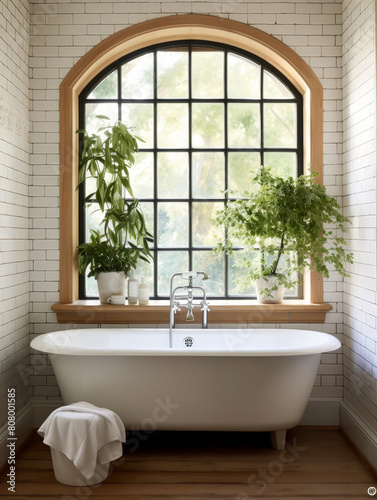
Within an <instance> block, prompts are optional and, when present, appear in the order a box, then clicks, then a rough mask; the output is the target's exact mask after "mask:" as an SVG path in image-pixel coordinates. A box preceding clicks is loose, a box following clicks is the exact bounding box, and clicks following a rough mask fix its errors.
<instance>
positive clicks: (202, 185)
mask: <svg viewBox="0 0 377 500" xmlns="http://www.w3.org/2000/svg"><path fill="white" fill-rule="evenodd" d="M224 168H225V167H224V154H223V153H193V154H192V195H193V197H194V198H223V197H224V195H223V194H222V193H221V191H224V189H225V186H224Z"/></svg>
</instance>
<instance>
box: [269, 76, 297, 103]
mask: <svg viewBox="0 0 377 500" xmlns="http://www.w3.org/2000/svg"><path fill="white" fill-rule="evenodd" d="M263 96H264V98H265V99H293V98H294V95H293V94H292V92H291V91H290V90H289V89H288V88H287V87H286V86H285V85H284V84H283V83H282V82H281V81H280V80H279V79H278V78H276V76H274V75H273V74H272V73H270V72H269V71H266V70H264V72H263Z"/></svg>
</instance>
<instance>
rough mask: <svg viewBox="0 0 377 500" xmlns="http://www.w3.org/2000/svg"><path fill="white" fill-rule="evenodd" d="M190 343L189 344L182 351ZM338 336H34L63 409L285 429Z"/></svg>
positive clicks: (151, 420)
mask: <svg viewBox="0 0 377 500" xmlns="http://www.w3.org/2000/svg"><path fill="white" fill-rule="evenodd" d="M185 339H188V340H186V344H190V343H191V340H190V339H192V341H193V345H192V346H191V347H186V345H185ZM340 346H341V344H340V342H339V340H338V339H336V338H335V337H333V336H331V335H327V334H325V333H321V332H312V331H303V330H284V329H282V330H272V329H266V330H253V329H247V330H245V329H234V330H212V329H210V330H197V329H192V330H191V329H177V330H173V347H172V348H169V330H167V329H163V330H157V329H85V330H65V331H58V332H53V333H48V334H45V335H40V336H38V337H36V338H35V339H33V340H32V342H31V347H32V348H33V349H36V350H37V351H41V352H44V353H48V354H49V356H50V359H51V363H52V366H53V369H54V372H55V374H56V377H57V380H58V384H59V387H60V390H61V394H62V397H63V400H64V403H65V404H70V403H75V402H78V401H88V402H90V403H92V404H95V405H98V406H100V407H105V408H109V409H111V410H113V411H114V412H116V413H117V414H118V415H119V416H120V417H121V418H122V420H123V422H124V424H125V426H126V428H127V429H133V430H135V429H143V430H154V429H161V430H215V431H273V432H272V441H273V445H274V446H275V447H277V448H278V449H282V448H283V447H284V442H285V431H286V430H287V429H289V428H292V427H294V426H296V425H297V424H298V423H299V422H300V420H301V418H302V415H303V413H304V411H305V407H306V405H307V402H308V399H309V396H310V393H311V390H312V387H313V384H314V380H315V377H316V374H317V370H318V365H319V363H320V357H321V353H323V352H329V351H334V350H336V349H339V347H340Z"/></svg>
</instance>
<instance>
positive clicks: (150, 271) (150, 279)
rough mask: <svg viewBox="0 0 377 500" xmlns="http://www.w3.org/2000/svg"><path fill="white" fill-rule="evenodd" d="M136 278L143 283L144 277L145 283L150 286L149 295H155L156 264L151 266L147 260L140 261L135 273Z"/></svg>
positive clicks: (152, 263)
mask: <svg viewBox="0 0 377 500" xmlns="http://www.w3.org/2000/svg"><path fill="white" fill-rule="evenodd" d="M135 274H136V277H137V279H138V280H139V284H140V283H141V278H142V277H143V276H144V279H145V282H146V283H147V284H148V285H149V295H150V296H153V295H154V262H151V263H150V264H149V263H148V262H145V260H141V259H140V260H139V262H138V263H137V266H136V271H135Z"/></svg>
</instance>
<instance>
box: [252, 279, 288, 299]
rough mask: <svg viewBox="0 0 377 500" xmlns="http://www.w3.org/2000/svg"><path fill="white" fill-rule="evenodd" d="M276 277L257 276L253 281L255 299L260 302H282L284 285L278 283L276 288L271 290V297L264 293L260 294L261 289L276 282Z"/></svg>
mask: <svg viewBox="0 0 377 500" xmlns="http://www.w3.org/2000/svg"><path fill="white" fill-rule="evenodd" d="M277 281H278V278H276V277H275V276H271V277H269V278H267V279H266V278H259V279H258V280H256V281H255V285H256V288H257V300H258V302H259V303H261V304H281V303H282V302H283V297H284V286H283V285H278V289H277V290H276V291H274V292H272V296H271V297H266V296H265V295H264V294H261V291H262V290H263V289H264V288H266V287H267V286H273V285H274V284H275V283H277Z"/></svg>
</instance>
